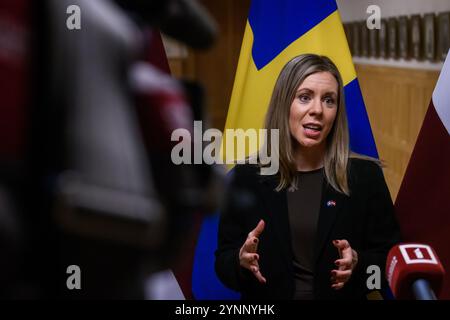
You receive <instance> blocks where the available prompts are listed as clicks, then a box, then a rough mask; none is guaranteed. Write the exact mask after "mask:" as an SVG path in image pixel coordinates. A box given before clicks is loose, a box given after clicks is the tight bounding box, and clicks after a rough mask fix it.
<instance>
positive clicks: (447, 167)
mask: <svg viewBox="0 0 450 320" xmlns="http://www.w3.org/2000/svg"><path fill="white" fill-rule="evenodd" d="M396 212H397V217H398V219H399V222H400V226H401V230H402V235H403V238H404V239H403V240H404V241H408V242H410V241H415V242H421V243H422V242H423V243H427V244H430V245H431V246H432V247H433V248H434V249H435V250H436V253H437V254H438V256H439V258H440V259H441V261H442V263H443V265H444V268H445V269H446V271H447V275H446V278H445V282H444V288H443V290H442V293H441V295H440V297H439V298H441V299H450V54H448V55H447V59H446V61H445V63H444V66H443V68H442V71H441V74H440V76H439V79H438V82H437V84H436V88H435V89H434V92H433V96H432V99H431V102H430V106H429V108H428V111H427V113H426V115H425V120H424V122H423V125H422V128H421V130H420V133H419V136H418V138H417V141H416V145H415V147H414V150H413V153H412V156H411V159H410V161H409V164H408V168H407V170H406V173H405V176H404V178H403V182H402V185H401V187H400V192H399V194H398V196H397V201H396Z"/></svg>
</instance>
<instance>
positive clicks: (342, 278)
mask: <svg viewBox="0 0 450 320" xmlns="http://www.w3.org/2000/svg"><path fill="white" fill-rule="evenodd" d="M333 245H334V246H335V247H336V248H337V249H338V250H339V256H340V257H341V258H340V259H338V260H336V261H335V262H334V263H335V264H336V266H337V267H338V269H337V270H332V271H331V287H332V288H333V289H335V290H339V289H342V288H343V287H344V285H345V283H346V282H347V281H348V280H350V277H351V276H352V272H353V270H354V269H355V267H356V264H357V263H358V254H357V253H356V251H355V250H353V249H352V247H350V244H349V243H348V241H347V240H345V239H343V240H333Z"/></svg>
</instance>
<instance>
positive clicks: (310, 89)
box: [289, 72, 338, 148]
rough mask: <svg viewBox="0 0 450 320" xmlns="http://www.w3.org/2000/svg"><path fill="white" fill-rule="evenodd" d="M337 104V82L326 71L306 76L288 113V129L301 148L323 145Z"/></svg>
mask: <svg viewBox="0 0 450 320" xmlns="http://www.w3.org/2000/svg"><path fill="white" fill-rule="evenodd" d="M337 105H338V82H337V81H336V79H335V78H334V76H333V75H332V74H331V73H329V72H317V73H314V74H312V75H310V76H308V77H307V78H306V79H305V80H304V81H303V83H301V84H300V86H299V87H298V89H297V92H296V93H295V97H294V101H292V104H291V109H290V114H289V129H290V132H291V135H292V137H293V138H294V139H295V140H296V141H297V142H298V144H299V145H300V146H301V147H305V148H312V147H318V146H323V147H324V146H325V144H326V138H327V136H328V134H329V133H330V130H331V128H332V127H333V123H334V119H335V118H336V112H337Z"/></svg>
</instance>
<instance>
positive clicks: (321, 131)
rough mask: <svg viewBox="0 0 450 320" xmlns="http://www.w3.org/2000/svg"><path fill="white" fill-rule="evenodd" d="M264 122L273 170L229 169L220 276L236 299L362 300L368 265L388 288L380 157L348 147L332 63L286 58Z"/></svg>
mask: <svg viewBox="0 0 450 320" xmlns="http://www.w3.org/2000/svg"><path fill="white" fill-rule="evenodd" d="M265 127H266V129H278V130H279V137H280V138H279V141H277V143H279V161H280V163H279V172H278V173H277V174H275V175H270V176H269V175H261V174H260V169H261V166H262V165H251V164H245V165H238V166H236V167H235V169H234V172H233V176H232V178H231V182H230V185H229V187H228V191H227V196H226V200H225V204H224V206H223V209H222V214H221V217H220V223H219V235H218V248H217V250H216V261H215V267H216V272H217V275H218V276H219V278H220V279H221V281H222V282H223V283H224V284H225V285H226V286H228V287H230V288H232V289H234V290H237V291H239V292H241V294H242V298H243V299H364V298H365V296H366V294H367V293H368V289H367V279H368V277H369V276H370V274H367V267H368V266H371V265H375V266H378V267H379V268H380V270H381V274H380V276H381V280H380V281H381V286H382V287H383V286H387V283H386V281H385V278H384V266H385V261H386V256H387V252H388V251H389V249H390V248H391V247H392V246H393V245H394V244H396V243H397V242H398V241H399V239H400V235H399V234H400V233H399V227H398V224H397V221H396V219H395V216H394V209H393V205H392V200H391V198H390V195H389V191H388V189H387V186H386V183H385V181H384V177H383V173H382V170H381V168H380V166H379V162H378V161H377V160H375V159H371V158H368V157H363V156H360V155H357V154H354V153H352V152H351V151H350V147H349V134H348V128H347V118H346V112H345V104H344V90H343V83H342V78H341V76H340V74H339V71H338V69H337V68H336V66H335V65H334V63H333V62H332V61H331V60H330V59H328V58H327V57H324V56H318V55H314V54H304V55H300V56H297V57H295V58H293V59H292V60H291V61H289V62H288V63H287V64H286V65H285V66H284V68H283V69H282V71H281V73H280V75H279V77H278V79H277V81H276V84H275V87H274V90H273V93H272V98H271V101H270V104H269V109H268V112H267V115H266V123H265ZM268 136H270V135H268ZM267 143H275V142H273V141H270V140H269V141H268V142H267ZM269 150H270V149H269Z"/></svg>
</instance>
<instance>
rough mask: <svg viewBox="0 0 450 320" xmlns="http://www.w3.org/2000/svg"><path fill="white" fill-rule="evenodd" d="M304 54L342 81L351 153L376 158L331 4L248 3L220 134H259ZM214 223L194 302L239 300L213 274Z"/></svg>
mask: <svg viewBox="0 0 450 320" xmlns="http://www.w3.org/2000/svg"><path fill="white" fill-rule="evenodd" d="M303 53H315V54H319V55H325V56H328V57H329V58H330V59H331V60H333V62H334V63H335V64H336V66H337V67H338V69H339V71H340V73H341V75H342V78H343V81H344V86H345V87H344V92H345V101H346V110H347V117H348V124H349V133H350V147H351V150H352V151H354V152H357V153H360V154H365V155H368V156H372V157H375V158H377V157H378V154H377V150H376V146H375V142H374V139H373V135H372V130H371V128H370V123H369V119H368V117H367V113H366V109H365V106H364V101H363V98H362V95H361V90H360V87H359V84H358V80H357V78H356V72H355V68H354V66H353V62H352V57H351V54H350V50H349V47H348V44H347V40H346V37H345V33H344V28H343V26H342V22H341V18H340V16H339V12H338V10H337V5H336V2H335V1H334V0H314V1H311V0H253V1H252V3H251V7H250V12H249V16H248V21H247V25H246V28H245V34H244V39H243V41H242V47H241V53H240V57H239V63H238V67H237V71H236V78H235V82H234V87H233V92H232V96H231V101H230V106H229V109H228V116H227V120H226V124H225V129H238V128H242V129H244V130H246V129H250V128H254V129H260V128H263V124H264V117H265V114H266V111H267V107H268V104H269V100H270V96H271V94H272V90H273V87H274V85H275V82H276V79H277V77H278V75H279V73H280V71H281V69H282V67H283V66H284V65H285V64H286V63H287V62H288V61H289V60H291V59H292V58H293V57H295V56H297V55H299V54H303ZM217 221H218V220H217V217H215V218H213V219H210V220H206V221H205V222H204V224H203V227H202V230H201V233H200V236H199V241H198V245H197V249H196V255H195V259H194V269H193V270H194V272H193V292H194V296H195V297H196V298H197V299H208V298H211V299H230V298H234V297H236V298H237V297H238V295H237V294H236V293H233V292H232V291H229V290H228V289H226V288H224V287H223V285H221V283H220V281H219V280H218V279H217V277H216V275H215V273H214V250H215V249H216V245H217V239H216V238H217Z"/></svg>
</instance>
